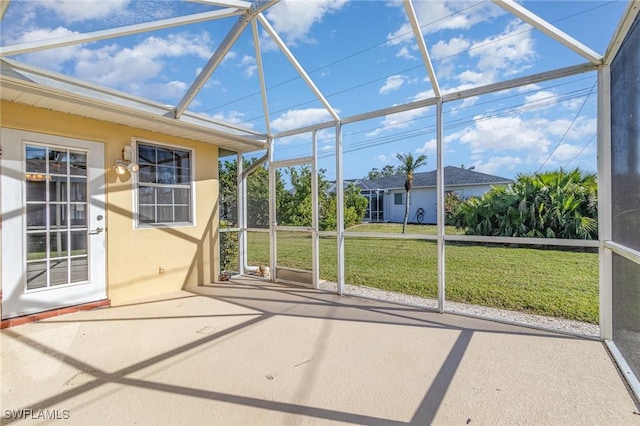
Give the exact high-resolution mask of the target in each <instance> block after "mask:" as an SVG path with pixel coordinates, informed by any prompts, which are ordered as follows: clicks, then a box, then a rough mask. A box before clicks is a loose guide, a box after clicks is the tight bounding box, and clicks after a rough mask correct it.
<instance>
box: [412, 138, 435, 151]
mask: <svg viewBox="0 0 640 426" xmlns="http://www.w3.org/2000/svg"><path fill="white" fill-rule="evenodd" d="M437 149H438V141H437V140H436V139H431V140H428V141H426V142H425V143H424V145H422V146H421V147H420V148H418V149H416V153H418V154H426V153H434V152H436V150H437Z"/></svg>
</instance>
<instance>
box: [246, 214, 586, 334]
mask: <svg viewBox="0 0 640 426" xmlns="http://www.w3.org/2000/svg"><path fill="white" fill-rule="evenodd" d="M401 227H402V225H397V224H371V225H368V224H367V225H358V226H355V227H353V228H351V229H349V231H355V232H390V233H399V232H400V230H401ZM407 232H408V233H416V234H417V233H428V234H435V233H436V228H435V226H425V225H410V227H409V229H408V230H407ZM446 232H447V233H454V232H455V229H454V228H452V229H449V228H447V231H446ZM248 242H249V243H248V251H249V253H248V256H249V263H250V264H252V265H267V264H268V263H269V244H268V234H266V233H257V232H253V233H252V232H249V236H248ZM277 247H278V264H279V266H285V267H292V268H300V269H310V268H311V236H310V235H309V234H300V233H292V232H278V245H277ZM445 262H446V277H447V281H446V296H447V300H450V301H455V302H463V303H471V304H475V305H482V306H489V307H495V308H502V309H510V310H516V311H522V312H527V313H532V314H539V315H549V316H555V317H559V318H568V319H575V320H579V321H586V322H591V323H596V324H597V323H598V255H597V253H587V252H580V251H564V250H550V249H547V250H542V249H534V248H511V247H502V246H500V247H495V246H485V245H481V244H474V245H471V244H454V243H448V244H447V245H446V250H445ZM320 275H321V278H322V279H325V280H329V281H336V277H337V267H336V240H335V238H332V237H321V238H320ZM345 276H346V283H347V284H354V285H362V286H367V287H374V288H380V289H384V290H390V291H397V292H402V293H406V294H410V295H416V296H422V297H436V294H437V257H436V243H435V242H434V241H425V240H405V239H379V238H378V239H374V238H365V237H363V238H359V237H347V238H346V240H345Z"/></svg>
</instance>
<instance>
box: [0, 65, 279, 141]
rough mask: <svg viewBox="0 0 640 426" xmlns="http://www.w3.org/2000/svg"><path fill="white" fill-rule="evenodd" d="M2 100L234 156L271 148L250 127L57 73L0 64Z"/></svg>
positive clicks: (0, 97) (261, 136) (0, 94)
mask: <svg viewBox="0 0 640 426" xmlns="http://www.w3.org/2000/svg"><path fill="white" fill-rule="evenodd" d="M0 66H1V68H0V99H2V100H6V101H10V102H16V103H20V104H25V105H29V106H33V107H37V108H46V109H49V110H53V111H58V112H62V113H67V114H73V115H77V116H81V117H87V118H93V119H96V120H101V121H107V122H110V123H115V124H120V125H125V126H129V127H133V128H136V129H144V130H149V131H152V132H157V133H160V134H164V135H170V136H176V137H181V138H185V139H191V140H194V141H199V142H204V143H208V144H212V145H217V146H218V147H219V148H221V149H223V150H225V151H227V153H229V152H239V153H244V152H252V151H259V150H263V149H266V148H267V136H266V135H265V134H263V133H259V132H256V131H254V130H252V129H250V128H245V127H242V126H238V125H233V124H230V123H225V122H222V121H218V120H216V119H214V118H212V117H209V116H206V115H203V114H197V113H193V112H188V111H187V112H185V113H184V114H183V115H182V116H181V117H180V118H175V116H174V115H173V107H171V106H167V105H163V104H160V103H156V102H151V101H149V100H146V99H142V98H138V97H135V96H131V95H128V94H125V93H122V92H118V91H115V90H111V89H107V88H104V87H100V86H97V85H94V84H90V83H86V82H83V81H80V80H75V79H72V78H69V77H66V76H63V75H60V74H57V73H52V72H48V71H44V70H42V69H38V68H32V67H28V66H24V65H22V64H20V63H17V62H13V61H9V60H6V59H3V60H1V61H0Z"/></svg>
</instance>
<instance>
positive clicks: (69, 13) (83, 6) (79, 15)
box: [31, 0, 129, 23]
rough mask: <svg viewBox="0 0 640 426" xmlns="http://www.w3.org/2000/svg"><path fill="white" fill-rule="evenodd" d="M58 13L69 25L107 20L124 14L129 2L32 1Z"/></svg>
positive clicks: (86, 0)
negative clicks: (121, 13) (114, 15)
mask: <svg viewBox="0 0 640 426" xmlns="http://www.w3.org/2000/svg"><path fill="white" fill-rule="evenodd" d="M31 1H33V2H34V3H36V2H37V4H38V5H40V6H41V7H45V8H47V9H49V10H51V11H53V12H54V13H56V14H57V15H58V16H59V17H60V18H61V19H62V20H64V21H65V22H67V23H71V22H79V21H87V20H90V19H99V18H106V17H108V16H110V15H113V14H116V13H120V12H123V11H124V10H125V9H126V8H127V6H128V4H129V0H82V2H80V1H78V0H35V1H34V0H31Z"/></svg>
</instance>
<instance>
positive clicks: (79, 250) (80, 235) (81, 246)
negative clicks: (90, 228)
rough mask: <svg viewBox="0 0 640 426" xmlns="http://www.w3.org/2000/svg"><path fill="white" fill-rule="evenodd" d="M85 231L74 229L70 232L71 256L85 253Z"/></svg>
mask: <svg viewBox="0 0 640 426" xmlns="http://www.w3.org/2000/svg"><path fill="white" fill-rule="evenodd" d="M87 238H88V235H87V232H86V231H75V232H72V233H71V256H78V255H81V254H87Z"/></svg>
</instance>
